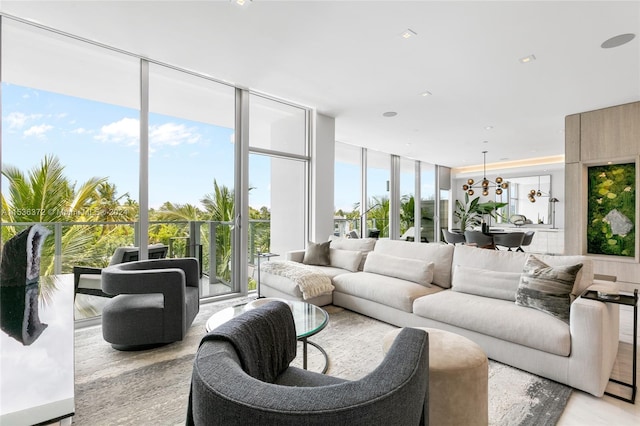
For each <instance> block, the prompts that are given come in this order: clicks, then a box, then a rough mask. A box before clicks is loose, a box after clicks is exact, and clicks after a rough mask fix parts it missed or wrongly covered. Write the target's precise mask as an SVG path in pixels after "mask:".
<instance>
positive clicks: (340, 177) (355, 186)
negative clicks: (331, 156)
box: [333, 142, 362, 237]
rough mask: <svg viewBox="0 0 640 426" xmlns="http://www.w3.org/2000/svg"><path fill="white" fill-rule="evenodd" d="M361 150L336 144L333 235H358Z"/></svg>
mask: <svg viewBox="0 0 640 426" xmlns="http://www.w3.org/2000/svg"><path fill="white" fill-rule="evenodd" d="M361 159H362V148H359V147H356V146H353V145H347V144H344V143H340V142H336V151H335V178H334V194H335V195H334V221H333V222H334V231H333V232H334V234H335V235H336V236H341V237H344V236H345V235H349V233H350V232H352V231H355V232H356V233H357V235H360V208H359V206H360V202H361V199H362V197H361V193H362V171H361V170H362V164H361V163H362V161H361Z"/></svg>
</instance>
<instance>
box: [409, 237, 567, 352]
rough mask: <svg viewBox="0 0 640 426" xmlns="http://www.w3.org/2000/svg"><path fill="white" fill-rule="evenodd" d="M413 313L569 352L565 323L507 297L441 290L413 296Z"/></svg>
mask: <svg viewBox="0 0 640 426" xmlns="http://www.w3.org/2000/svg"><path fill="white" fill-rule="evenodd" d="M475 250H484V249H478V248H476V249H475ZM413 313H414V314H416V315H419V316H421V317H424V318H429V319H432V320H435V321H440V322H443V323H446V324H450V325H453V326H456V327H461V328H465V329H467V330H471V331H475V332H477V333H482V334H485V335H487V336H493V337H495V338H498V339H502V340H506V341H508V342H513V343H517V344H520V345H523V346H527V347H530V348H534V349H538V350H541V351H544V352H548V353H552V354H556V355H561V356H569V354H570V353H571V333H570V330H569V326H568V325H567V324H566V323H564V322H563V321H560V320H559V319H557V318H554V317H552V316H551V315H547V314H545V313H543V312H540V311H538V310H535V309H527V308H523V307H522V306H518V305H516V304H515V303H514V302H509V301H507V300H500V299H493V298H490V297H482V296H476V295H473V294H466V293H460V292H456V291H451V290H444V291H441V292H439V293H436V294H431V295H429V296H426V297H420V298H418V299H416V300H415V302H414V303H413Z"/></svg>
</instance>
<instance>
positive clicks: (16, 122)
mask: <svg viewBox="0 0 640 426" xmlns="http://www.w3.org/2000/svg"><path fill="white" fill-rule="evenodd" d="M40 118H42V114H25V113H23V112H12V113H10V114H9V115H7V116H5V117H4V120H5V121H6V122H7V123H8V124H9V128H10V129H22V128H23V127H24V126H25V125H26V124H27V122H28V121H32V120H38V119H40Z"/></svg>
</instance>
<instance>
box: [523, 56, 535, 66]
mask: <svg viewBox="0 0 640 426" xmlns="http://www.w3.org/2000/svg"><path fill="white" fill-rule="evenodd" d="M535 60H536V56H535V55H529V56H525V57H524V58H520V62H521V63H523V64H528V63H529V62H533V61H535Z"/></svg>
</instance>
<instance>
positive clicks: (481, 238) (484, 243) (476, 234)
mask: <svg viewBox="0 0 640 426" xmlns="http://www.w3.org/2000/svg"><path fill="white" fill-rule="evenodd" d="M464 239H465V241H466V243H467V244H468V245H474V246H477V247H480V248H488V249H493V248H495V246H494V244H493V237H492V236H491V235H487V234H484V233H482V232H480V231H464Z"/></svg>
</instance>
